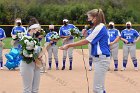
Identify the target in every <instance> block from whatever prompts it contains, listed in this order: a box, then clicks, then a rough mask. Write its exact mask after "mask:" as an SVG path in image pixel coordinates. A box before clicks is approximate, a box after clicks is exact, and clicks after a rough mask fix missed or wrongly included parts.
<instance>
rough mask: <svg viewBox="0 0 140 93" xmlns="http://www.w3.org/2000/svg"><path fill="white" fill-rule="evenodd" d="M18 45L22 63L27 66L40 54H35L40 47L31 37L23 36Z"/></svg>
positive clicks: (36, 40)
mask: <svg viewBox="0 0 140 93" xmlns="http://www.w3.org/2000/svg"><path fill="white" fill-rule="evenodd" d="M19 43H20V44H21V46H22V50H21V55H22V57H23V61H25V62H26V63H27V64H29V63H31V62H33V61H34V60H35V59H36V58H37V57H38V54H39V52H40V51H39V52H37V51H38V49H39V47H40V43H39V41H38V39H35V38H32V37H31V36H25V37H24V38H23V39H22V40H21V41H20V42H19Z"/></svg>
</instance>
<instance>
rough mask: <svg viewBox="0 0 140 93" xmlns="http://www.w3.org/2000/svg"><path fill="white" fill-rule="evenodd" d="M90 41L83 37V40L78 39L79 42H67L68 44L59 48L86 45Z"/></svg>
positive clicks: (64, 48)
mask: <svg viewBox="0 0 140 93" xmlns="http://www.w3.org/2000/svg"><path fill="white" fill-rule="evenodd" d="M88 43H89V41H88V40H86V39H83V40H80V41H77V42H75V43H70V44H66V45H64V46H62V47H59V49H61V50H66V49H68V48H69V47H76V46H81V45H86V44H88Z"/></svg>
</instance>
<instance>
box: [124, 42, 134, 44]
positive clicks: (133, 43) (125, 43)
mask: <svg viewBox="0 0 140 93" xmlns="http://www.w3.org/2000/svg"><path fill="white" fill-rule="evenodd" d="M125 44H134V43H133V42H128V43H125Z"/></svg>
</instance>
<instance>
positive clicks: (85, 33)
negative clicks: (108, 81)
mask: <svg viewBox="0 0 140 93" xmlns="http://www.w3.org/2000/svg"><path fill="white" fill-rule="evenodd" d="M91 33H92V29H88V30H87V26H85V29H83V30H82V34H83V36H84V37H88V36H89V35H90V34H91ZM88 49H89V71H92V62H93V59H92V55H91V44H90V43H89V44H88Z"/></svg>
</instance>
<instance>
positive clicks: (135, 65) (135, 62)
mask: <svg viewBox="0 0 140 93" xmlns="http://www.w3.org/2000/svg"><path fill="white" fill-rule="evenodd" d="M133 64H134V67H137V65H138V64H137V59H135V60H133Z"/></svg>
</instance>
